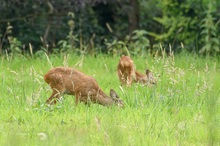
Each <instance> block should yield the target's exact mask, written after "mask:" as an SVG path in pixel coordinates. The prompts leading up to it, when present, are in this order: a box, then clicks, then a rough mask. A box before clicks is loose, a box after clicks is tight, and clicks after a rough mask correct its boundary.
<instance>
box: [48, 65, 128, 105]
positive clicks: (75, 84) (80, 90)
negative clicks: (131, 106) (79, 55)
mask: <svg viewBox="0 0 220 146" xmlns="http://www.w3.org/2000/svg"><path fill="white" fill-rule="evenodd" d="M44 80H45V82H46V83H48V84H49V85H50V87H51V88H52V90H53V92H52V95H51V96H50V97H49V98H48V99H47V101H46V103H47V104H56V99H60V97H61V96H62V95H63V94H69V95H74V96H75V98H76V99H75V104H76V105H77V104H78V102H79V101H81V102H84V103H88V102H90V101H91V102H94V103H98V104H101V105H104V106H111V105H114V104H115V105H118V106H119V107H123V106H124V103H123V101H122V100H120V99H119V97H118V95H117V94H116V93H115V91H114V90H113V89H110V97H109V96H107V95H106V94H105V93H104V92H103V91H102V90H101V88H100V87H99V86H98V83H97V82H96V80H95V79H94V78H93V77H90V76H87V75H85V74H84V73H82V72H80V71H78V70H76V69H73V68H69V67H56V68H53V69H51V70H49V71H48V73H47V74H45V75H44Z"/></svg>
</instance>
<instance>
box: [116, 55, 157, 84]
mask: <svg viewBox="0 0 220 146" xmlns="http://www.w3.org/2000/svg"><path fill="white" fill-rule="evenodd" d="M117 73H118V77H119V80H120V82H121V84H122V85H127V86H130V85H131V84H132V82H136V83H142V84H146V85H149V84H156V80H155V78H154V76H153V74H152V72H151V71H150V70H148V69H147V70H146V72H145V73H146V74H142V73H140V72H138V71H136V70H135V65H134V62H133V60H132V59H131V58H130V57H129V56H124V55H123V56H122V57H121V58H120V60H119V63H118V67H117Z"/></svg>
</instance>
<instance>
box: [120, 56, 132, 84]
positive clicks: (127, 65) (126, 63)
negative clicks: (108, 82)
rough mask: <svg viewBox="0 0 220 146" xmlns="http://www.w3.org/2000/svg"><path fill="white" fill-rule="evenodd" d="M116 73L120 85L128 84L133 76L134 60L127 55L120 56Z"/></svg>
mask: <svg viewBox="0 0 220 146" xmlns="http://www.w3.org/2000/svg"><path fill="white" fill-rule="evenodd" d="M117 73H118V77H119V80H120V82H121V84H122V85H128V86H130V85H131V84H132V80H133V78H135V66H134V62H133V61H132V60H131V58H130V57H129V56H124V55H123V56H122V57H121V58H120V60H119V63H118V67H117Z"/></svg>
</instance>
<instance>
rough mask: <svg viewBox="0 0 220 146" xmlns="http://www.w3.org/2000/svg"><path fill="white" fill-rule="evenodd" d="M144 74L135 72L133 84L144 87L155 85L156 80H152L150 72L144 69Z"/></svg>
mask: <svg viewBox="0 0 220 146" xmlns="http://www.w3.org/2000/svg"><path fill="white" fill-rule="evenodd" d="M145 73H146V74H142V73H140V72H138V71H135V76H136V78H135V79H134V82H136V83H141V84H145V85H152V84H156V83H157V81H156V79H155V78H154V76H153V74H152V72H151V71H150V70H148V69H146V72H145Z"/></svg>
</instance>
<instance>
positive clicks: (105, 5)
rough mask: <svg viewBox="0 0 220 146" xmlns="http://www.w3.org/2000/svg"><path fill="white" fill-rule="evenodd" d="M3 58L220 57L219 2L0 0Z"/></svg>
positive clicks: (215, 0) (168, 0)
mask: <svg viewBox="0 0 220 146" xmlns="http://www.w3.org/2000/svg"><path fill="white" fill-rule="evenodd" d="M0 14H1V17H0V54H1V55H3V54H9V53H13V54H23V55H24V54H37V55H40V54H41V53H45V52H46V53H60V52H67V51H68V52H75V53H79V54H91V55H94V54H96V53H117V54H122V53H124V52H125V51H127V50H129V52H130V53H132V54H134V55H135V54H140V53H142V54H143V53H152V54H154V53H155V52H157V50H160V49H162V48H163V49H165V50H167V51H169V50H170V48H172V50H173V51H174V52H175V53H178V52H181V51H183V50H184V51H187V52H193V53H197V54H202V55H214V56H215V55H218V54H220V24H219V23H220V1H219V0H211V1H210V0H163V1H161V0H1V5H0Z"/></svg>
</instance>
